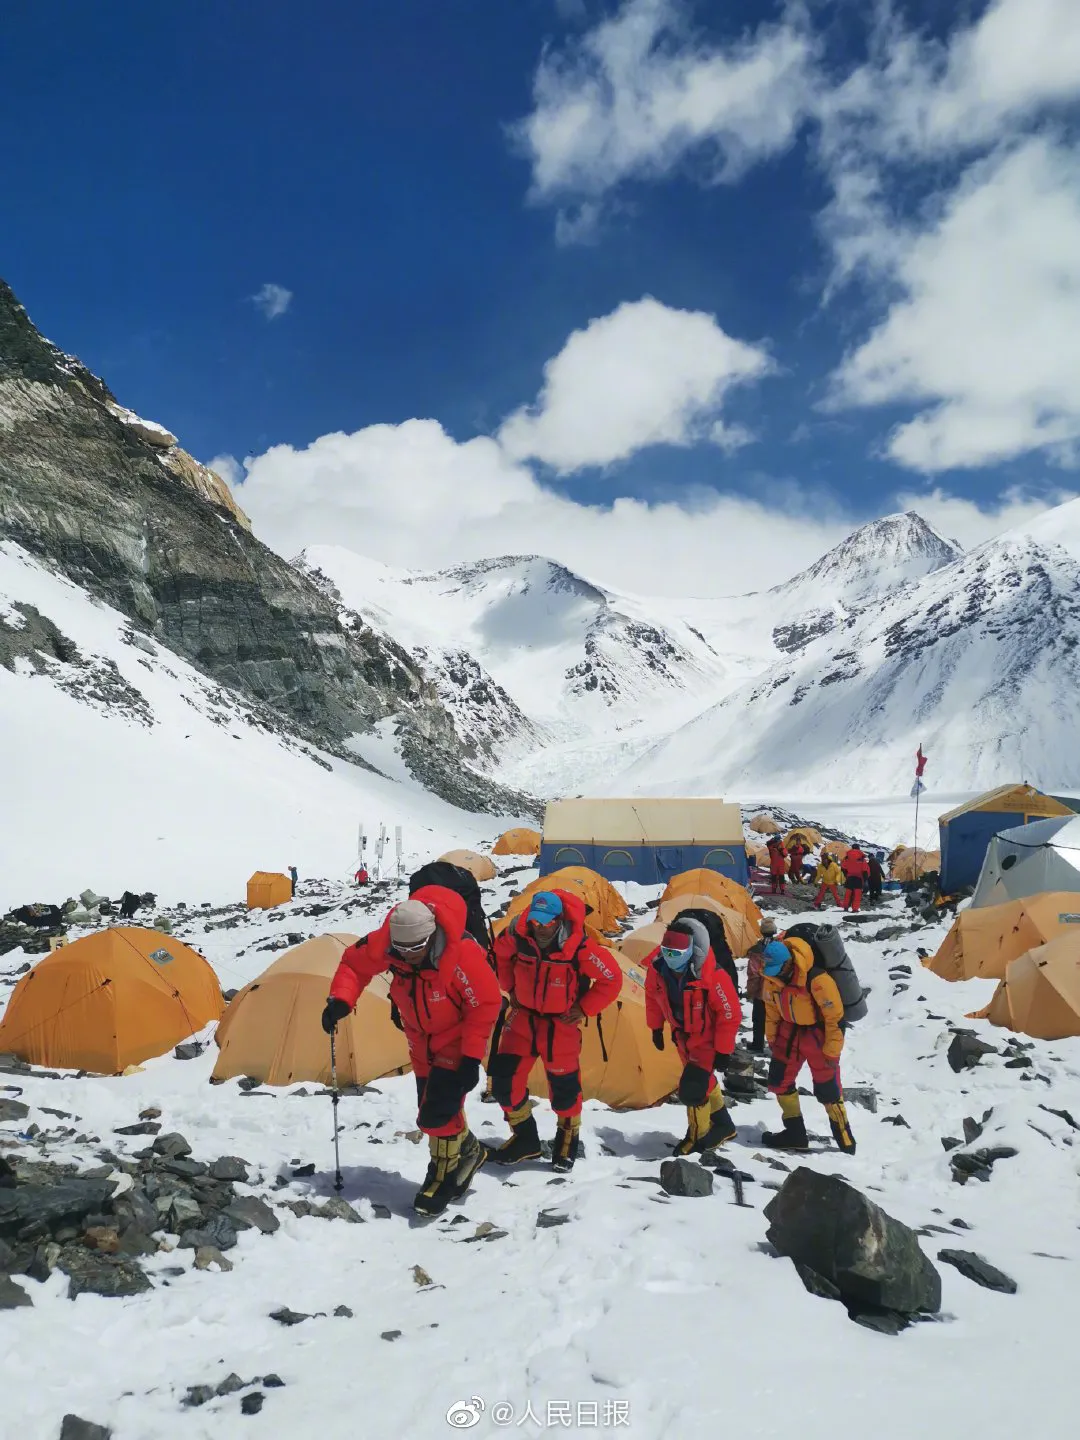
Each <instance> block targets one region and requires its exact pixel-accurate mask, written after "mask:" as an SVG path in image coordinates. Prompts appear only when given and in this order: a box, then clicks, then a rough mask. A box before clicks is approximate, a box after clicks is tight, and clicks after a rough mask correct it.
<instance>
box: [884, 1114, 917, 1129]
mask: <svg viewBox="0 0 1080 1440" xmlns="http://www.w3.org/2000/svg"><path fill="white" fill-rule="evenodd" d="M881 1123H882V1124H883V1125H899V1126H901V1127H902V1128H903V1129H904V1130H910V1129H911V1126H910V1125H909V1124H908V1122H907V1121H906V1120H905V1119H904V1117H903V1115H883V1116H882V1118H881Z"/></svg>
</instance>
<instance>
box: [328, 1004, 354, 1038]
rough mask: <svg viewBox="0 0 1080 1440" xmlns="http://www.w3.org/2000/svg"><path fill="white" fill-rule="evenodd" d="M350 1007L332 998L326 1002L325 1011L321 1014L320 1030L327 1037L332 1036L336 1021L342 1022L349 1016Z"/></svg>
mask: <svg viewBox="0 0 1080 1440" xmlns="http://www.w3.org/2000/svg"><path fill="white" fill-rule="evenodd" d="M351 1012H352V1006H351V1005H346V1004H345V1001H344V1000H337V999H335V998H334V997H333V996H331V997H330V999H329V1000H327V1002H326V1009H325V1010H324V1011H323V1013H322V1028H323V1029H324V1030H325V1031H326V1033H327V1034H328V1035H333V1033H334V1031H335V1030H336V1028H337V1025H338V1021H339V1020H344V1019H345V1017H346V1015H349V1014H351Z"/></svg>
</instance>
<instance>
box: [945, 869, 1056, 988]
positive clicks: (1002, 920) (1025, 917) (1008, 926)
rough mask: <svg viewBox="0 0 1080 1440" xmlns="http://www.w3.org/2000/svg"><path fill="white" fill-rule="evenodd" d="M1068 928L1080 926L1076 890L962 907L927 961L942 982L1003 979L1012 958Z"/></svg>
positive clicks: (1017, 957)
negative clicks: (998, 903)
mask: <svg viewBox="0 0 1080 1440" xmlns="http://www.w3.org/2000/svg"><path fill="white" fill-rule="evenodd" d="M1070 926H1076V927H1078V930H1080V905H1078V903H1077V896H1076V894H1075V893H1074V892H1072V891H1061V892H1059V893H1052V894H1049V895H1032V896H1031V897H1030V898H1029V899H1027V900H1010V901H1009V902H1008V903H1007V904H1005V905H987V906H986V907H984V908H982V909H978V910H971V909H968V910H962V911H961V912H960V914H959V915H958V916H957V917H956V919H955V920H954V921H953V924H952V927H951V929H950V930H949V933H948V934H947V935H946V936H945V939H944V940H943V941H942V943H941V947H940V949H939V950H938V952H937V954H936V955H934V956H933V957H932V958H931V959H928V960H924V961H923V964H924V965H925V966H926V968H927V969H928V970H932V971H933V972H934V974H935V975H940V976H941V978H942V979H943V980H973V979H983V980H1004V978H1005V970H1006V967H1007V966H1008V964H1009V962H1010V961H1011V960H1017V959H1019V957H1020V956H1021V955H1023V953H1024V951H1025V950H1032V949H1034V948H1035V947H1036V946H1038V945H1045V944H1046V942H1047V941H1049V940H1054V939H1056V938H1057V936H1058V935H1060V934H1062V932H1063V931H1065V930H1067V929H1068V928H1069V927H1070ZM1073 933H1076V932H1073Z"/></svg>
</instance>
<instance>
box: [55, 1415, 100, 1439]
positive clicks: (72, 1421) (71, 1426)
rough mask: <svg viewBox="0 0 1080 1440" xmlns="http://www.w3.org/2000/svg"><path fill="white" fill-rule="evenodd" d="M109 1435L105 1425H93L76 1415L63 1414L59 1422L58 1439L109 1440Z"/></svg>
mask: <svg viewBox="0 0 1080 1440" xmlns="http://www.w3.org/2000/svg"><path fill="white" fill-rule="evenodd" d="M111 1435H112V1431H111V1430H110V1429H109V1427H108V1426H107V1425H95V1424H94V1423H93V1422H92V1421H90V1420H83V1419H82V1418H81V1417H80V1416H78V1415H65V1416H64V1418H63V1420H62V1421H61V1422H60V1440H110V1436H111Z"/></svg>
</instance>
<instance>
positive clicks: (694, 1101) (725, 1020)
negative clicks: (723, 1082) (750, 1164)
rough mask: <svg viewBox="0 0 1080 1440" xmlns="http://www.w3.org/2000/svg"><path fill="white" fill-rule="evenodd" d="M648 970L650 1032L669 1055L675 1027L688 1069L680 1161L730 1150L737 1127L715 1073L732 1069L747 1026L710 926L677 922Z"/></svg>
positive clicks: (682, 1089) (677, 1150)
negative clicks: (738, 1042)
mask: <svg viewBox="0 0 1080 1440" xmlns="http://www.w3.org/2000/svg"><path fill="white" fill-rule="evenodd" d="M645 964H646V966H647V970H646V975H645V1024H646V1025H647V1026H648V1027H649V1029H650V1030H651V1031H652V1042H653V1044H654V1045H655V1046H656V1048H657V1050H663V1048H664V1026H665V1025H666V1026H668V1027H669V1028H670V1030H671V1038H672V1041H673V1042H674V1045H675V1048H676V1050H678V1052H679V1059H680V1060H681V1061H682V1062H683V1072H682V1076H681V1078H680V1080H679V1089H678V1096H679V1099H680V1100H681V1101H682V1103H683V1104H684V1105H685V1106H686V1117H687V1121H688V1124H687V1130H686V1134H685V1135H684V1136H683V1138H682V1139H681V1140H680V1141H679V1143H678V1144H677V1145H676V1146H675V1147H674V1152H673V1153H674V1154H676V1155H691V1154H693V1153H694V1152H695V1151H703V1150H710V1149H712V1148H713V1147H714V1146H716V1145H723V1144H724V1142H725V1141H727V1140H731V1139H734V1137H735V1134H736V1130H735V1122H734V1121H733V1120H732V1118H731V1111H730V1110H729V1109H728V1108H727V1104H726V1102H725V1100H724V1092H723V1089H722V1088H721V1086H720V1084H719V1082H718V1081H717V1078H716V1075H715V1074H714V1073H713V1072H714V1071H716V1070H719V1071H720V1072H721V1073H723V1072H724V1071H725V1070H726V1069H727V1066H728V1062H729V1061H730V1059H731V1054H732V1051H733V1050H734V1049H735V1040H736V1037H737V1036H738V1032H739V1025H740V1023H741V1022H742V1010H741V1009H740V1006H739V996H738V991H737V989H736V987H735V985H734V984H732V981H731V976H730V975H729V974H728V972H727V970H726V969H724V968H723V967H722V966H721V965H719V964H718V963H717V960H716V956H715V955H714V954H713V950H712V946H711V945H710V944H709V934H708V931H707V930H706V928H705V926H704V925H703V924H702V923H701V922H700V921H699V920H694V919H689V918H687V916H685V915H680V916H679V917H678V919H676V920H673V921H672V923H671V925H670V926H669V927H668V929H667V930H666V931H665V932H664V937H663V939H662V940H661V942H660V944H659V946H658V947H657V948H656V949H655V950H654V951H653V952H652V954H651V955H650V956H649V957H648V958H647V960H646V961H645Z"/></svg>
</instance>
